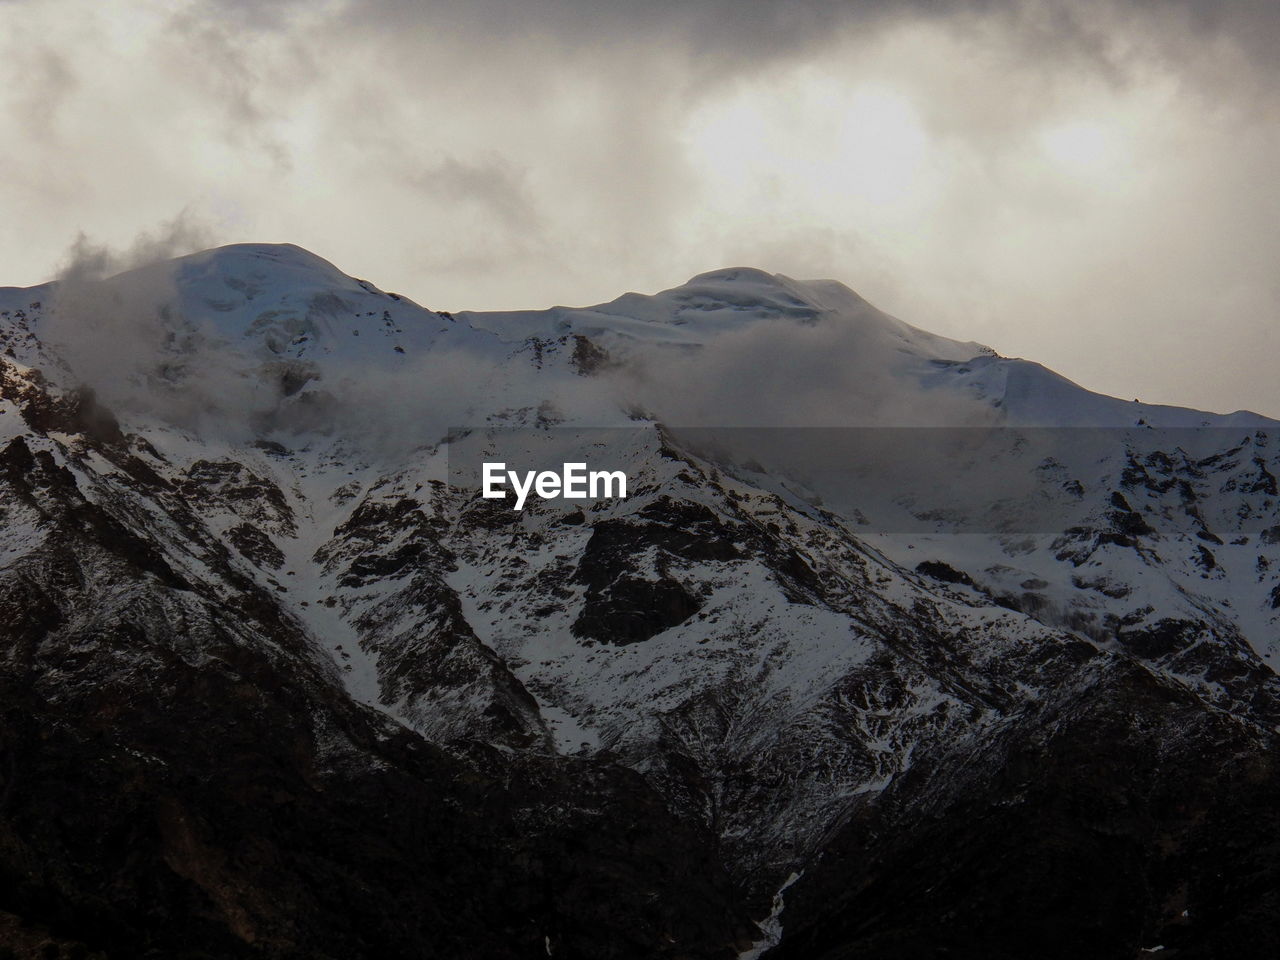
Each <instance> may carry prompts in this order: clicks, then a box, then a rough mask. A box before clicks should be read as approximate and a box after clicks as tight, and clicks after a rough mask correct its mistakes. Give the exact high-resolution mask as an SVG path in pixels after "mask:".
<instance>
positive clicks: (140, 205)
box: [0, 0, 1280, 415]
mask: <svg viewBox="0 0 1280 960" xmlns="http://www.w3.org/2000/svg"><path fill="white" fill-rule="evenodd" d="M0 37H3V38H4V39H2V40H0V52H2V53H3V54H4V57H3V61H2V62H3V64H4V65H3V66H2V67H0V73H3V75H4V84H3V88H4V90H5V93H4V94H3V95H0V134H3V136H4V137H5V140H6V143H7V144H8V149H7V150H6V152H5V155H4V157H3V158H2V159H0V203H2V204H3V209H5V211H6V213H7V218H6V219H7V221H8V224H9V228H8V230H7V231H6V232H5V233H4V234H3V235H0V253H2V254H3V263H4V265H5V273H4V275H3V276H0V283H6V284H31V283H37V282H40V281H42V280H45V279H49V278H50V277H51V276H53V275H55V274H56V273H57V272H59V268H60V267H63V266H65V265H66V263H67V261H68V252H67V251H68V247H69V244H71V243H72V241H73V239H74V238H75V237H76V236H77V235H79V234H81V233H83V234H85V235H87V236H88V237H89V238H91V240H90V241H85V242H82V243H81V244H80V246H79V248H78V250H77V251H76V253H77V255H76V256H75V257H73V258H72V259H73V261H74V263H75V264H78V265H79V268H80V269H88V268H90V267H92V269H94V270H98V271H99V272H101V271H102V270H105V269H106V267H107V266H109V264H105V263H99V264H98V265H96V266H95V265H94V264H93V257H92V256H90V254H91V253H92V251H91V250H90V246H92V245H93V244H98V245H99V246H100V247H101V248H104V249H106V248H110V249H117V250H120V249H123V250H128V249H129V248H130V247H131V246H133V244H134V239H135V238H136V237H137V236H138V235H139V234H140V233H143V232H151V233H157V228H156V225H157V224H165V223H169V222H172V221H173V219H174V217H175V215H177V214H178V213H179V211H186V214H185V216H184V218H183V220H182V222H184V223H186V224H187V225H188V227H189V228H190V229H191V230H193V231H195V230H196V228H195V226H194V225H196V224H199V225H201V226H200V228H199V230H198V231H196V232H197V233H198V235H199V236H198V239H199V243H191V242H190V238H188V241H189V242H188V245H187V246H185V247H183V250H185V249H191V248H193V247H194V246H202V245H208V244H209V243H212V242H232V241H237V240H286V241H292V242H296V243H298V244H300V245H302V246H304V247H307V248H309V249H313V250H316V251H317V252H319V253H321V254H322V255H324V256H326V257H328V258H329V259H331V260H333V261H334V262H335V263H337V264H338V265H339V266H341V267H342V268H343V269H344V270H347V271H349V272H352V273H355V274H357V275H362V276H368V277H370V278H372V279H373V280H375V282H377V283H379V284H380V285H382V286H383V287H388V288H391V289H399V290H401V291H403V292H404V293H406V294H409V295H411V296H413V297H414V298H415V299H417V300H419V301H420V302H423V303H424V304H427V305H428V306H432V307H437V308H443V309H460V308H472V309H489V308H514V307H535V306H543V305H546V304H549V303H552V302H570V303H588V302H598V301H603V300H607V299H611V298H612V297H614V296H616V295H617V294H618V293H620V292H621V291H623V290H626V289H639V290H644V291H653V290H657V289H660V288H663V287H668V286H671V285H672V284H673V283H677V282H679V281H680V280H682V279H683V278H685V277H688V276H690V275H692V274H695V273H699V272H702V271H704V270H708V269H712V268H714V267H718V266H722V265H724V264H728V263H752V264H756V265H759V266H761V267H763V268H765V269H768V270H770V271H777V272H783V273H787V274H791V275H796V276H830V277H833V278H835V279H838V280H841V281H843V282H845V283H847V284H849V285H850V286H852V287H854V288H855V289H857V290H858V291H859V292H861V293H863V294H864V295H866V296H867V297H868V298H869V299H871V300H872V301H873V302H875V303H876V304H877V305H878V306H880V307H882V308H884V309H887V310H889V311H891V312H893V313H895V314H898V315H900V316H902V317H904V318H905V319H908V320H910V321H911V322H913V323H915V324H917V325H919V326H923V327H925V328H927V329H932V330H936V331H937V332H939V333H943V334H947V335H950V336H954V337H959V338H961V339H966V340H967V339H977V340H981V341H983V342H987V343H990V344H991V345H992V346H994V347H995V348H996V349H998V350H1000V351H1001V352H1002V353H1005V354H1012V355H1022V356H1027V357H1031V358H1033V359H1035V360H1038V361H1041V362H1043V363H1045V364H1047V365H1049V366H1051V367H1053V368H1055V369H1058V370H1060V371H1062V372H1063V373H1065V374H1067V375H1068V376H1070V377H1072V378H1073V379H1075V380H1077V381H1080V382H1082V383H1084V384H1086V385H1088V386H1090V387H1092V388H1095V389H1100V390H1104V391H1107V392H1111V393H1118V394H1125V393H1132V394H1135V395H1139V396H1141V397H1142V398H1143V399H1144V400H1158V401H1165V402H1175V403H1182V404H1189V405H1198V406H1203V407H1208V408H1212V409H1219V410H1232V409H1237V408H1241V407H1247V408H1253V409H1257V410H1259V411H1260V412H1263V413H1269V414H1272V415H1275V414H1277V413H1280V389H1278V388H1276V387H1275V386H1274V385H1273V379H1274V378H1273V377H1272V376H1271V369H1272V367H1273V366H1274V360H1275V357H1276V353H1277V351H1278V350H1280V339H1278V338H1277V335H1276V333H1275V319H1276V316H1277V314H1278V313H1280V285H1278V283H1277V280H1276V278H1275V271H1274V263H1275V262H1276V256H1277V254H1280V227H1277V224H1280V216H1278V214H1280V189H1278V188H1277V186H1276V183H1275V178H1274V170H1275V167H1276V160H1277V156H1278V155H1280V133H1277V131H1278V130H1280V125H1278V124H1276V122H1275V121H1276V119H1277V109H1276V108H1277V98H1278V97H1280V91H1278V90H1277V76H1276V72H1275V67H1274V65H1273V64H1272V63H1271V58H1270V57H1269V56H1268V53H1269V51H1270V50H1272V49H1273V48H1274V44H1275V41H1276V39H1277V38H1278V37H1280V9H1278V8H1277V7H1276V5H1274V4H1267V3H1247V2H1242V0H1241V2H1226V3H1212V4H1211V3H1196V2H1190V0H1186V2H1172V3H1154V2H1131V3H1117V2H1088V3H1070V4H1068V3H1050V2H1041V3H1029V2H994V0H992V2H982V0H972V2H963V3H956V4H946V5H942V4H933V3H924V2H908V3H887V2H885V3H821V2H816V0H812V2H801V3H785V4H784V3H758V2H757V3H732V4H730V3H727V2H722V0H716V2H701V3H698V2H695V3H674V2H671V3H667V2H662V3H651V4H623V3H591V4H586V3H571V2H567V0H540V2H531V3H525V4H519V5H509V4H499V3H496V2H494V3H490V2H480V3H474V4H465V5H457V4H444V3H407V2H395V0H381V2H364V3H339V4H312V3H285V4H271V5H262V4H249V3H244V2H236V0H220V2H212V0H199V2H196V0H193V2H184V3H176V4H167V5H163V6H157V5H154V4H144V3H134V2H127V0H121V2H117V3H110V4H100V3H88V2H83V0H49V2H40V3H36V2H29V0H27V2H24V0H18V2H8V3H4V4H0ZM164 232H165V231H164V230H160V231H159V233H164ZM86 244H87V245H86ZM175 249H176V248H175ZM179 252H182V251H179ZM126 259H128V258H127V257H126ZM125 265H129V264H128V263H126V264H125Z"/></svg>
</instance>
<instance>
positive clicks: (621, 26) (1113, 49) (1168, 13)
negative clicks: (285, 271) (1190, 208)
mask: <svg viewBox="0 0 1280 960" xmlns="http://www.w3.org/2000/svg"><path fill="white" fill-rule="evenodd" d="M311 6H312V4H310V3H309V2H307V0H285V2H282V3H277V4H262V3H258V2H256V0H212V2H211V3H210V4H209V9H211V10H216V11H217V13H218V14H219V15H224V14H226V13H227V12H232V13H234V15H235V18H236V22H237V23H239V24H242V25H244V26H247V27H257V28H266V29H279V28H287V27H288V26H289V24H290V18H291V15H297V14H299V13H300V12H303V11H306V10H308V9H309V8H310V7H311ZM335 17H336V19H337V20H338V21H339V22H341V23H342V24H343V26H344V27H345V28H348V29H355V30H371V31H386V32H389V33H395V32H403V31H409V32H410V33H411V34H413V33H416V32H419V31H432V32H439V33H441V34H445V35H449V34H456V35H465V36H466V37H467V39H469V40H472V41H474V40H477V39H484V40H486V41H491V42H492V41H503V42H508V41H512V40H538V41H544V42H545V41H554V42H560V43H564V44H567V45H569V46H570V47H573V46H579V45H583V44H591V45H606V46H607V45H628V46H634V45H637V44H650V43H657V44H661V45H664V46H666V47H668V48H669V49H675V50H679V51H681V52H683V53H686V54H688V55H692V56H695V57H704V58H706V60H707V62H708V66H711V67H715V68H721V69H733V68H740V67H747V68H752V67H758V66H759V65H760V62H761V60H762V59H766V60H767V59H771V58H776V57H788V56H796V55H802V54H804V53H805V52H806V51H808V50H810V49H812V48H814V47H818V46H823V45H825V44H827V43H829V42H830V41H831V39H832V38H833V37H834V36H836V35H838V34H839V33H841V32H843V31H847V30H868V31H871V30H875V29H877V28H879V27H882V26H884V25H886V24H890V23H900V22H904V21H917V22H919V21H927V22H935V23H940V24H949V25H954V26H956V27H957V28H959V29H963V30H966V31H970V32H976V33H980V32H981V30H982V24H983V23H984V22H986V21H989V20H990V19H992V18H998V19H1000V20H1002V21H1004V22H1005V23H1006V24H1007V25H1012V26H1013V27H1015V28H1016V29H1017V30H1018V31H1019V32H1020V34H1021V36H1022V40H1023V42H1025V43H1026V44H1028V45H1029V46H1030V47H1032V48H1034V49H1037V50H1040V51H1043V52H1045V53H1046V54H1049V55H1051V56H1055V57H1056V56H1058V55H1061V54H1071V55H1079V54H1084V55H1087V56H1091V57H1092V58H1093V59H1094V60H1095V62H1096V64H1097V65H1099V66H1101V67H1104V68H1109V69H1123V68H1124V67H1125V65H1126V61H1127V60H1128V59H1129V58H1130V57H1132V55H1133V53H1134V47H1133V44H1132V42H1131V41H1132V40H1133V38H1128V40H1127V41H1126V42H1125V43H1124V44H1120V45H1117V44H1116V42H1115V38H1114V32H1115V31H1116V30H1118V29H1122V28H1126V27H1132V26H1134V25H1135V24H1136V25H1138V32H1139V33H1145V36H1143V37H1141V38H1140V39H1139V43H1138V45H1139V46H1141V47H1145V48H1147V51H1148V52H1150V51H1151V50H1158V49H1161V48H1163V49H1165V50H1166V52H1168V53H1169V54H1170V55H1181V54H1183V53H1185V47H1186V45H1187V44H1191V45H1194V44H1204V43H1210V42H1214V41H1215V40H1216V39H1219V38H1223V39H1226V40H1228V41H1230V42H1232V43H1235V44H1238V45H1239V47H1240V48H1241V49H1242V50H1245V51H1247V52H1248V53H1249V54H1250V55H1251V56H1252V57H1254V59H1255V61H1256V63H1257V64H1258V65H1259V66H1263V67H1267V68H1271V67H1273V66H1275V65H1276V63H1277V58H1276V57H1275V55H1274V54H1275V50H1276V49H1277V45H1278V44H1280V4H1277V3H1274V2H1272V0H946V2H940V0H643V2H635V0H523V2H521V3H510V2H508V0H470V2H467V3H457V2H453V0H349V2H347V3H345V4H343V5H342V6H340V7H339V8H338V10H337V12H336V14H335ZM1153 27H1154V28H1155V30H1154V32H1152V28H1153Z"/></svg>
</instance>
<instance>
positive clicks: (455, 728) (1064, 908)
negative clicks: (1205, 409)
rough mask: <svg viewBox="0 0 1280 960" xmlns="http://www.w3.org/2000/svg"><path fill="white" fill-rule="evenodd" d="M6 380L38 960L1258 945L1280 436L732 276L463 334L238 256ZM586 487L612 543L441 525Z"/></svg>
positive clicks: (1270, 831) (398, 306)
mask: <svg viewBox="0 0 1280 960" xmlns="http://www.w3.org/2000/svg"><path fill="white" fill-rule="evenodd" d="M0 353H2V354H3V357H0V488H2V489H3V500H0V611H3V614H4V616H3V619H2V620H0V641H2V644H3V645H2V646H0V650H2V651H3V656H2V657H0V663H2V664H3V670H0V684H3V688H4V693H5V699H4V703H5V704H6V707H5V712H4V721H3V724H2V725H0V751H2V753H0V757H2V758H3V760H2V762H0V877H2V878H3V881H4V882H3V885H0V891H7V892H3V894H2V895H0V935H5V936H9V937H10V939H11V940H12V941H13V942H14V943H15V944H16V945H18V947H19V948H21V949H24V950H25V949H29V950H31V951H34V950H36V949H38V948H39V947H40V946H41V944H43V943H47V942H53V943H55V944H59V945H61V946H62V947H65V948H67V949H78V950H81V951H86V953H85V954H84V955H92V954H94V953H97V954H100V955H105V956H111V957H115V956H122V957H123V956H140V955H146V951H147V950H151V951H153V952H154V955H163V956H176V955H183V954H181V953H180V951H181V950H183V949H187V947H186V946H185V945H187V944H190V943H192V942H195V943H198V944H199V945H200V951H201V952H200V953H199V954H198V955H201V956H219V957H221V956H228V957H231V956H267V957H275V956H279V957H285V956H308V957H311V956H314V957H335V958H337V957H343V958H350V957H365V956H368V957H373V956H379V957H381V956H426V955H436V954H440V955H470V956H486V957H487V956H492V957H507V956H510V957H517V956H555V957H584V958H585V957H592V958H595V957H619V958H621V957H660V956H661V957H673V958H674V957H691V958H692V957H698V958H702V957H706V958H733V957H758V956H769V957H777V958H787V957H804V958H837V957H845V956H850V957H852V956H857V957H860V958H862V957H886V958H887V957H905V956H922V957H923V956H939V955H944V954H945V955H950V956H973V957H1005V956H1008V957H1024V956H1029V955H1035V956H1046V957H1064V958H1066V957H1071V958H1077V957H1081V956H1098V957H1111V956H1115V957H1121V956H1124V957H1130V956H1136V955H1138V954H1139V952H1140V951H1142V950H1154V949H1155V948H1157V947H1161V948H1163V950H1164V951H1165V952H1166V953H1167V955H1169V956H1185V957H1213V956H1224V955H1231V956H1263V955H1267V956H1269V955H1271V953H1272V951H1273V950H1274V948H1275V947H1276V945H1277V943H1278V941H1280V913H1278V912H1277V907H1278V906H1280V904H1277V902H1276V890H1277V889H1280V886H1277V883H1276V881H1277V873H1276V869H1277V868H1276V866H1275V864H1276V862H1277V857H1276V853H1277V836H1278V834H1277V829H1276V828H1277V819H1278V816H1280V815H1278V814H1277V812H1276V809H1275V804H1274V798H1275V796H1276V795H1277V786H1280V784H1277V776H1278V774H1277V773H1276V772H1275V770H1274V765H1273V763H1272V761H1271V756H1272V752H1273V749H1274V747H1275V740H1276V738H1277V734H1278V732H1280V685H1278V683H1280V682H1278V681H1277V678H1276V675H1275V671H1274V669H1273V664H1274V663H1275V662H1276V657H1277V655H1278V654H1280V649H1278V648H1277V641H1276V625H1277V618H1278V617H1280V493H1278V491H1277V487H1276V482H1277V481H1276V475H1277V473H1280V463H1277V460H1278V459H1280V457H1278V454H1277V441H1278V439H1280V438H1278V437H1277V434H1276V427H1277V426H1278V424H1277V423H1275V422H1274V421H1270V420H1267V419H1266V418H1263V417H1259V416H1256V415H1253V414H1247V413H1243V412H1242V413H1236V414H1231V415H1226V416H1222V415H1214V414H1206V413H1201V412H1198V411H1191V410H1184V409H1180V408H1172V407H1161V406H1154V405H1148V404H1142V403H1138V402H1136V401H1124V400H1118V399H1114V398H1110V397H1103V396H1099V395H1097V394H1093V393H1090V392H1088V391H1086V390H1084V389H1082V388H1081V387H1079V386H1077V385H1075V384H1073V383H1070V382H1069V381H1067V380H1065V379H1063V378H1061V377H1059V376H1057V375H1056V374H1054V373H1052V372H1051V371H1049V370H1046V369H1045V368H1043V367H1041V366H1039V365H1037V364H1034V363H1030V362H1027V361H1024V360H1016V359H1009V358H1004V357H1001V356H998V355H997V354H996V353H994V351H992V350H991V349H989V348H987V347H984V346H981V345H979V344H975V343H962V342H957V341H953V340H948V339H946V338H942V337H938V336H935V335H933V334H930V333H927V332H925V331H923V330H920V329H917V328H915V327H912V326H910V325H908V324H906V323H903V322H902V321H900V320H897V319H895V318H892V317H889V316H887V315H886V314H884V313H882V312H880V311H878V310H876V309H875V308H874V307H873V306H871V305H870V304H868V303H867V302H866V301H865V300H863V299H862V298H860V297H858V296H857V295H856V294H854V293H853V292H852V291H850V290H849V289H847V288H846V287H844V286H842V285H840V284H838V283H833V282H829V281H820V282H803V283H802V282H797V281H794V280H791V279H789V278H785V277H778V276H773V275H769V274H767V273H763V272H761V271H758V270H750V269H735V270H722V271H717V272H714V273H708V274H703V275H700V276H698V277H695V278H693V280H691V281H690V282H689V283H688V284H685V285H684V286H681V287H677V288H674V289H672V290H668V291H665V292H663V293H660V294H657V295H655V296H652V297H646V296H641V295H638V294H626V295H624V296H622V297H620V298H619V299H617V300H615V301H613V302H611V303H608V304H602V305H599V306H595V307H590V308H582V309H570V308H564V307H556V308H552V309H550V310H542V311H527V312H506V313H471V312H467V313H459V314H457V315H449V314H445V313H436V312H432V311H430V310H427V309H424V308H422V307H420V306H418V305H416V304H414V303H412V302H411V301H409V300H407V299H405V298H403V297H400V296H398V295H395V294H389V293H384V292H382V291H380V290H378V289H377V288H376V287H374V286H373V285H372V284H370V283H368V282H366V281H363V280H356V279H353V278H350V277H347V276H345V275H344V274H342V273H341V272H340V271H339V270H338V269H337V268H335V267H334V266H332V265H331V264H328V263H327V262H325V261H323V260H321V259H320V258H318V257H316V256H314V255H312V254H310V253H308V252H306V251H303V250H300V249H298V248H296V247H292V246H288V245H283V246H270V245H238V246H233V247H224V248H220V249H218V250H213V251H208V252H205V253H201V254H197V255H194V256H191V257H185V258H182V259H180V260H176V261H172V262H168V263H162V264H157V265H154V266H151V267H147V268H144V269H142V270H139V271H133V272H131V273H127V274H122V275H120V276H118V277H114V278H110V279H106V280H98V281H86V280H67V281H63V282H61V283H57V284H47V285H44V286H42V287H37V288H30V289H15V288H4V289H0ZM571 454H572V458H574V459H576V458H579V457H581V458H585V459H588V460H593V461H594V460H597V459H599V460H602V461H603V460H607V461H608V462H609V464H610V467H611V468H617V469H622V470H624V472H625V473H626V476H627V478H628V496H627V497H626V498H625V499H601V500H596V501H594V502H587V503H581V502H572V501H567V500H564V499H547V500H542V499H532V500H530V502H529V503H528V504H527V506H526V508H525V509H524V510H519V511H517V510H513V509H512V508H511V504H510V502H509V501H503V500H488V499H484V498H482V497H480V496H478V495H477V491H476V490H475V489H474V488H473V487H471V486H469V485H467V484H466V483H462V482H459V481H460V479H461V477H462V475H463V473H464V472H465V471H464V470H463V465H464V463H467V462H470V460H474V459H475V458H476V457H490V456H492V457H499V456H501V457H506V458H508V459H516V458H521V457H523V458H525V459H526V460H528V461H530V462H533V461H539V462H541V463H543V464H548V463H549V464H554V465H557V466H558V465H559V463H560V461H561V460H564V461H567V460H569V459H571V456H570V455H571ZM6 931H7V932H6ZM193 935H194V937H195V939H194V941H193V940H192V937H193ZM189 955H192V956H195V955H197V954H195V953H191V954H189Z"/></svg>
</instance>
